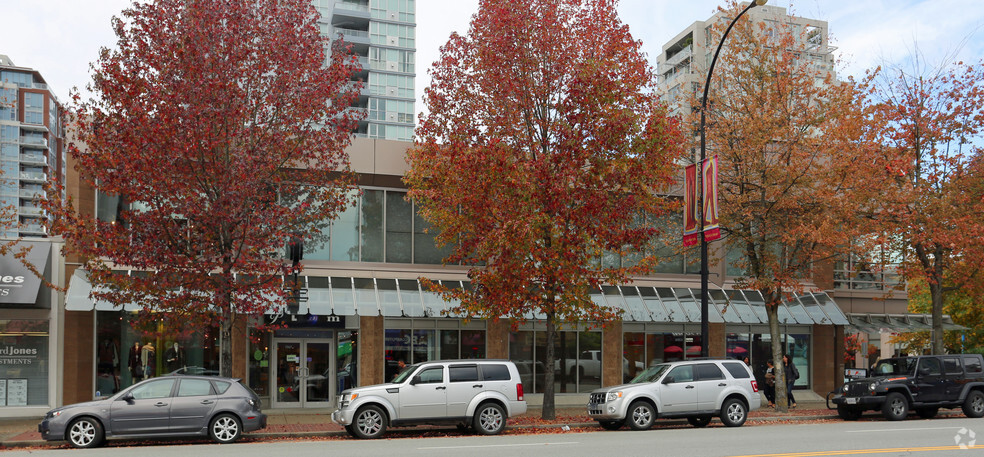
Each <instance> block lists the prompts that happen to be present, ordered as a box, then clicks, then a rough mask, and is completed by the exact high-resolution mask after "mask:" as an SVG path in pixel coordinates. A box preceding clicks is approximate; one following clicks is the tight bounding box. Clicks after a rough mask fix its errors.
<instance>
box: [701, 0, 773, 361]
mask: <svg viewBox="0 0 984 457" xmlns="http://www.w3.org/2000/svg"><path fill="white" fill-rule="evenodd" d="M766 2H768V0H754V1H753V2H751V3H749V4H748V6H746V7H745V9H743V10H741V13H739V14H738V15H737V16H735V18H734V19H733V20H732V21H731V23H730V24H728V28H727V29H725V31H724V35H721V42H720V43H718V45H717V49H716V50H715V51H714V58H713V59H711V65H710V67H708V68H707V79H706V80H705V81H704V96H703V97H701V99H700V162H699V165H698V167H697V173H698V174H699V175H700V180H699V181H698V183H699V187H698V188H699V189H700V198H698V199H697V201H698V202H700V203H699V205H700V210H699V212H698V218H699V219H700V356H701V357H707V356H708V355H709V354H708V350H709V346H710V344H709V343H710V340H709V339H708V333H709V332H710V325H709V324H708V321H707V306H708V305H707V282H708V281H707V277H708V271H707V238H705V236H704V191H705V189H704V160H706V159H707V157H706V155H707V150H706V145H705V143H704V137H705V136H704V129H705V125H706V110H707V91H708V90H709V89H710V88H711V74H712V73H714V64H715V63H716V62H717V59H718V54H720V53H721V47H722V46H724V40H725V39H726V38H728V33H730V32H731V28H732V27H734V26H735V24H736V23H737V22H738V19H740V18H741V17H742V16H743V15H744V14H745V13H747V12H748V10H750V9H752V8H755V7H756V6H761V5H764V4H765V3H766Z"/></svg>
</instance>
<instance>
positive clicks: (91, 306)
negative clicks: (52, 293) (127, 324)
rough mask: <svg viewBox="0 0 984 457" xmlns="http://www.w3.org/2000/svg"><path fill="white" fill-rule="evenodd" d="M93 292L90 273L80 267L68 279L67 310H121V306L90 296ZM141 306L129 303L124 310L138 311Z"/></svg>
mask: <svg viewBox="0 0 984 457" xmlns="http://www.w3.org/2000/svg"><path fill="white" fill-rule="evenodd" d="M91 293H92V284H91V283H89V274H88V272H86V271H85V270H83V269H81V268H79V269H76V270H75V273H74V274H72V278H71V279H70V280H69V281H68V293H67V294H65V310H66V311H92V310H96V311H119V310H120V308H119V307H116V306H113V304H112V303H110V302H108V301H105V300H93V299H92V298H89V294H91ZM139 309H140V307H139V306H137V305H134V304H127V305H126V306H124V307H123V310H124V311H137V310H139Z"/></svg>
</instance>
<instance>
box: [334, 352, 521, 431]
mask: <svg viewBox="0 0 984 457" xmlns="http://www.w3.org/2000/svg"><path fill="white" fill-rule="evenodd" d="M339 398H340V401H341V403H340V404H339V408H338V409H337V410H335V412H333V413H332V414H331V420H333V421H334V422H336V423H338V424H341V425H344V426H345V430H346V431H348V433H349V434H350V435H352V436H354V437H357V438H377V437H379V436H381V435H382V434H383V432H385V431H386V428H387V427H389V426H401V425H419V424H438V423H443V424H448V423H450V424H457V425H458V428H459V429H461V430H466V429H468V428H474V429H475V431H477V432H478V433H481V434H483V435H495V434H498V433H499V432H501V431H502V429H503V428H505V426H506V418H508V417H512V416H516V415H519V414H523V413H525V412H526V401H525V400H523V383H522V381H520V377H519V370H517V369H516V365H515V364H513V363H512V362H510V361H508V360H474V359H470V360H437V361H433V362H424V363H418V364H415V365H411V366H409V367H407V368H406V369H405V370H404V371H403V372H401V373H400V374H399V375H398V376H397V377H396V378H395V379H393V381H392V382H390V383H388V384H378V385H375V386H366V387H357V388H353V389H348V390H345V391H344V392H342V395H341V396H340V397H339Z"/></svg>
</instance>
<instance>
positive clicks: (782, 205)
mask: <svg viewBox="0 0 984 457" xmlns="http://www.w3.org/2000/svg"><path fill="white" fill-rule="evenodd" d="M738 8H739V5H737V4H735V3H732V4H731V5H730V9H728V10H721V11H722V14H721V15H720V17H722V20H720V21H717V22H716V23H715V24H714V26H713V28H712V37H714V38H713V39H712V40H711V42H712V43H717V42H718V41H719V40H720V37H721V34H722V33H723V31H724V29H725V27H726V26H727V24H728V22H729V19H728V18H729V17H730V18H734V17H735V14H737V12H738V11H740V10H739V9H738ZM756 13H757V16H756V19H757V20H751V19H749V17H748V16H747V15H746V16H744V17H742V18H741V19H740V20H739V21H738V23H737V24H735V27H734V29H733V30H732V32H731V35H729V37H728V41H727V43H726V44H725V45H724V46H725V47H724V51H722V54H721V56H720V57H719V60H718V66H717V69H716V71H715V72H714V74H713V79H712V80H711V86H710V91H709V98H708V100H709V101H708V105H707V112H706V116H707V127H706V144H707V155H708V157H710V156H717V157H718V159H719V181H720V182H719V202H718V210H719V218H720V224H721V230H722V238H723V244H724V248H725V249H727V251H728V252H729V255H728V256H727V258H728V259H729V265H728V266H729V268H730V269H731V271H732V273H733V274H737V277H736V282H737V284H738V286H739V287H742V288H747V289H753V290H757V291H759V292H761V294H762V296H763V298H764V299H765V313H766V315H767V318H768V323H769V334H770V336H771V341H772V348H771V349H772V351H771V352H772V358H773V359H774V360H775V361H776V367H777V368H779V369H778V370H777V379H776V404H777V408H778V409H779V410H782V411H784V410H785V409H786V408H787V407H788V406H789V405H788V404H787V387H788V386H789V385H791V383H792V381H793V380H791V379H790V380H788V381H790V382H788V383H787V379H786V378H787V376H786V370H784V369H783V368H784V365H783V362H782V356H783V355H784V347H783V339H782V336H783V335H782V332H781V329H780V324H781V323H780V320H779V317H780V314H779V311H780V307H781V306H782V304H783V303H784V301H785V300H787V299H789V298H790V296H791V295H792V294H796V293H800V292H802V291H803V290H804V289H805V288H807V287H809V283H810V282H811V280H812V276H813V273H812V272H813V271H814V269H815V268H816V266H817V265H819V264H822V263H828V262H833V261H834V260H835V259H837V258H838V257H839V256H841V255H843V254H844V253H845V252H846V248H849V247H851V246H852V243H854V244H855V246H856V243H857V242H856V241H855V240H856V239H858V238H861V237H862V235H865V234H867V231H868V229H867V228H866V227H865V224H862V223H861V221H862V220H863V219H862V218H861V216H862V215H863V214H864V211H866V210H870V201H868V200H867V198H868V197H869V195H870V193H869V192H866V191H865V190H866V189H867V186H868V183H866V182H865V181H864V180H863V179H859V178H862V177H863V176H864V174H865V172H864V170H866V169H867V168H866V167H868V165H866V162H865V161H864V160H863V159H864V157H865V153H866V150H867V149H869V148H870V147H871V146H870V145H869V142H870V134H869V133H868V130H869V129H867V128H866V127H865V126H866V125H867V124H868V122H869V120H870V118H871V117H872V116H873V114H872V112H871V107H869V106H867V105H866V104H865V97H864V96H865V95H866V84H867V83H866V82H861V83H855V82H854V81H846V82H845V81H838V80H836V79H835V75H834V70H833V64H834V61H833V59H832V57H831V56H830V54H829V49H828V46H827V43H824V42H823V40H825V39H826V38H825V37H824V36H823V35H821V34H820V33H819V32H820V31H819V30H817V29H811V28H809V27H805V28H804V27H796V26H795V25H794V24H791V23H789V22H788V21H785V20H780V19H778V18H770V17H769V15H770V14H773V13H770V12H767V11H756ZM770 19H772V20H770ZM693 106H700V103H699V100H698V101H696V102H694V105H693ZM699 116H700V113H699V112H695V113H692V118H691V122H694V123H695V124H696V123H697V120H698V119H699ZM789 355H790V359H792V357H793V355H792V354H789Z"/></svg>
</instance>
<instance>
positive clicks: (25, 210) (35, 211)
mask: <svg viewBox="0 0 984 457" xmlns="http://www.w3.org/2000/svg"><path fill="white" fill-rule="evenodd" d="M18 212H19V213H20V214H23V215H27V216H40V215H41V214H42V212H43V210H42V209H41V208H38V207H36V206H21V207H20V210H19V211H18Z"/></svg>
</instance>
